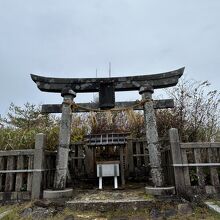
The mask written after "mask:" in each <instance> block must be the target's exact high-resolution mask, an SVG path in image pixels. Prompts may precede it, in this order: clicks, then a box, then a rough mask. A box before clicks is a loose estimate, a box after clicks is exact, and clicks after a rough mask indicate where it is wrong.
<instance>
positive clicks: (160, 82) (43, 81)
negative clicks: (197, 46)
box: [31, 68, 184, 93]
mask: <svg viewBox="0 0 220 220" xmlns="http://www.w3.org/2000/svg"><path fill="white" fill-rule="evenodd" d="M183 72H184V68H180V69H177V70H174V71H170V72H166V73H161V74H153V75H142V76H130V77H111V78H80V79H76V78H50V77H42V76H38V75H33V74H31V78H32V80H33V81H34V82H35V83H36V84H37V86H38V88H39V89H40V90H41V91H46V92H57V93H60V92H61V91H62V89H63V88H65V87H70V88H71V89H72V90H73V91H75V92H77V93H79V92H82V93H83V92H99V89H100V84H102V83H107V84H109V83H113V84H114V89H115V91H126V90H127V91H129V90H130V91H131V90H139V89H140V87H141V86H143V85H144V84H146V82H147V83H148V84H150V85H151V86H152V87H153V88H154V89H158V88H166V87H170V86H174V85H176V84H177V83H178V79H179V78H180V77H181V76H182V74H183Z"/></svg>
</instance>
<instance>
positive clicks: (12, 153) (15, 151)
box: [0, 149, 34, 157]
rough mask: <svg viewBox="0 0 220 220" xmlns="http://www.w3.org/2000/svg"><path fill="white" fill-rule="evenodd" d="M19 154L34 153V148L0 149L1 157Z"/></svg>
mask: <svg viewBox="0 0 220 220" xmlns="http://www.w3.org/2000/svg"><path fill="white" fill-rule="evenodd" d="M19 155H34V150H33V149H27V150H9V151H0V157H3V156H19Z"/></svg>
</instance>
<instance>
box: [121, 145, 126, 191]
mask: <svg viewBox="0 0 220 220" xmlns="http://www.w3.org/2000/svg"><path fill="white" fill-rule="evenodd" d="M120 168H121V184H122V187H124V186H125V170H124V148H123V147H120Z"/></svg>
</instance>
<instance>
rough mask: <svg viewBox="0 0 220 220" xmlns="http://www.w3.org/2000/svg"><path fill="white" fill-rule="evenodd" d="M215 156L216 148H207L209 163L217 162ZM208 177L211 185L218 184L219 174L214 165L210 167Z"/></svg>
mask: <svg viewBox="0 0 220 220" xmlns="http://www.w3.org/2000/svg"><path fill="white" fill-rule="evenodd" d="M217 156H218V154H217V149H216V148H209V149H208V161H209V162H210V163H215V162H218V159H217ZM210 177H211V183H212V185H213V186H219V175H218V171H217V168H216V167H210Z"/></svg>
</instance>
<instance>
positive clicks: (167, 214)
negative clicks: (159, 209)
mask: <svg viewBox="0 0 220 220" xmlns="http://www.w3.org/2000/svg"><path fill="white" fill-rule="evenodd" d="M175 215H177V210H176V209H167V210H165V211H164V217H165V218H170V217H174V216H175Z"/></svg>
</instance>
